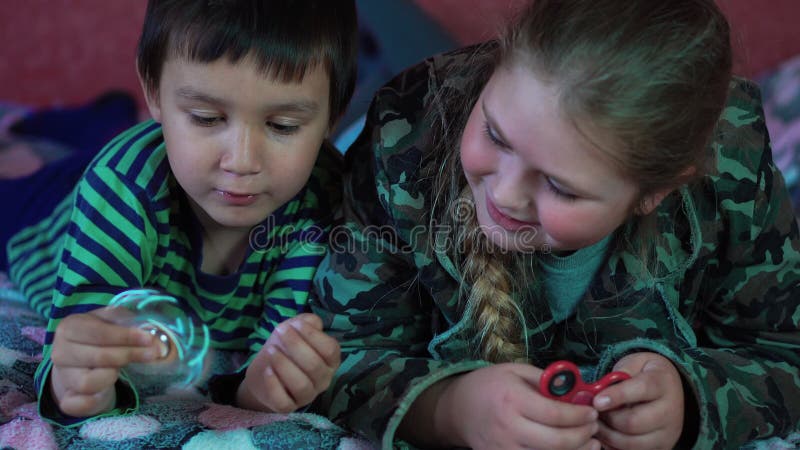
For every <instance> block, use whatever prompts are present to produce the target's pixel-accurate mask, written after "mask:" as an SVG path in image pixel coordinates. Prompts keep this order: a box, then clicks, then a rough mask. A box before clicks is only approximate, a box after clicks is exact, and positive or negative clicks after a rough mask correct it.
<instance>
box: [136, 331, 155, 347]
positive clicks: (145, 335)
mask: <svg viewBox="0 0 800 450" xmlns="http://www.w3.org/2000/svg"><path fill="white" fill-rule="evenodd" d="M137 334H138V336H137V337H136V342H137V343H138V344H139V345H141V346H145V345H151V344H152V343H153V340H154V339H155V338H154V337H153V335H152V334H150V333H149V332H147V331H139V333H137Z"/></svg>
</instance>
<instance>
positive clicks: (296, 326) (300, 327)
mask: <svg viewBox="0 0 800 450" xmlns="http://www.w3.org/2000/svg"><path fill="white" fill-rule="evenodd" d="M292 326H293V327H294V329H295V330H297V331H302V330H303V322H302V321H300V320H293V321H292Z"/></svg>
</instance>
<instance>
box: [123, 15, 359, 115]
mask: <svg viewBox="0 0 800 450" xmlns="http://www.w3.org/2000/svg"><path fill="white" fill-rule="evenodd" d="M357 41H358V26H357V18H356V7H355V2H354V0H149V1H148V3H147V12H146V14H145V18H144V26H143V27H142V35H141V37H140V39H139V47H138V53H137V59H136V62H137V68H138V71H139V75H140V76H141V78H142V80H143V84H144V87H145V89H146V90H147V91H148V92H149V93H155V92H157V91H158V87H159V82H160V79H161V71H162V68H163V65H164V61H166V60H167V58H171V57H179V58H184V59H186V60H188V61H194V62H201V63H209V62H212V61H216V60H217V59H219V58H221V57H226V58H228V60H229V61H231V62H232V63H236V62H239V61H240V60H242V59H243V58H245V57H248V58H253V60H254V61H255V63H256V65H257V67H258V68H259V70H261V71H263V72H264V73H265V74H268V75H270V76H274V77H275V78H277V79H279V80H281V81H284V82H290V81H299V80H301V79H302V78H303V76H304V75H305V72H306V70H307V69H308V68H309V67H313V66H315V65H316V64H322V65H323V67H324V68H325V69H326V70H327V73H328V77H329V79H330V111H331V116H330V124H331V125H333V124H334V123H335V122H336V120H337V119H338V118H339V117H340V116H341V115H342V114H343V113H344V111H345V109H346V108H347V104H348V103H349V101H350V97H351V96H352V94H353V89H354V87H355V78H356V64H357V61H356V60H357V53H358V52H357Z"/></svg>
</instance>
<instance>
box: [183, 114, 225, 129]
mask: <svg viewBox="0 0 800 450" xmlns="http://www.w3.org/2000/svg"><path fill="white" fill-rule="evenodd" d="M190 116H191V118H192V122H194V123H195V124H197V125H200V126H201V127H213V126H214V125H216V124H218V123H219V122H221V121H222V120H223V118H222V117H218V116H211V117H209V116H199V115H197V114H190Z"/></svg>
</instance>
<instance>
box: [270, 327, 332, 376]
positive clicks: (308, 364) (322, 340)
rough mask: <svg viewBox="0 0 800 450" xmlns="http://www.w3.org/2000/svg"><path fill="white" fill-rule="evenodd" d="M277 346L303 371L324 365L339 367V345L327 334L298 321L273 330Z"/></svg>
mask: <svg viewBox="0 0 800 450" xmlns="http://www.w3.org/2000/svg"><path fill="white" fill-rule="evenodd" d="M275 332H276V333H277V335H278V336H277V337H278V339H277V341H278V342H277V343H278V346H279V347H280V348H281V349H282V350H283V352H284V353H285V354H286V355H287V356H288V357H289V358H291V359H292V361H294V362H295V363H296V364H297V365H299V366H300V367H302V368H303V369H305V370H311V369H312V368H314V367H319V366H321V365H324V366H326V367H328V368H331V369H336V368H337V367H338V366H339V360H340V350H339V343H338V342H336V340H335V339H333V338H332V337H330V336H328V335H327V334H325V333H323V332H321V331H319V330H317V329H314V328H311V327H309V326H308V325H307V324H305V323H302V322H300V321H292V322H289V323H284V324H281V325H280V326H278V327H277V328H276V329H275Z"/></svg>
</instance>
